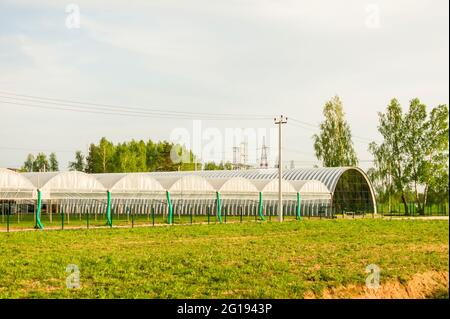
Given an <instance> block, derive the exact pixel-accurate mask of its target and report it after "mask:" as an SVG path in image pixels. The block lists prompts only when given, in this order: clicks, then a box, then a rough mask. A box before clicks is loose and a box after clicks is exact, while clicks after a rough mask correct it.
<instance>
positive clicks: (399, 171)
mask: <svg viewBox="0 0 450 319" xmlns="http://www.w3.org/2000/svg"><path fill="white" fill-rule="evenodd" d="M379 122H380V124H379V126H378V130H379V132H380V133H381V135H382V136H383V142H382V143H381V144H380V145H378V144H377V143H374V142H372V143H371V144H370V145H369V150H370V151H371V152H372V154H373V155H374V158H375V162H374V168H373V170H371V177H372V180H373V181H374V183H376V184H380V183H385V184H386V185H388V186H387V187H385V189H384V191H385V192H387V193H388V194H389V198H390V195H391V194H393V195H394V196H395V195H397V194H398V195H399V196H400V198H401V201H402V202H403V205H404V207H405V212H406V213H408V197H409V196H408V195H409V194H410V193H412V194H413V195H412V196H413V199H414V201H415V203H416V205H417V208H418V211H419V213H423V212H424V209H425V205H426V203H427V196H428V195H427V194H428V192H429V190H430V189H432V192H438V193H439V192H446V193H447V194H448V133H449V131H448V107H447V106H446V105H440V106H438V107H436V108H434V109H433V110H432V111H431V112H430V114H429V115H427V111H426V106H425V105H424V104H422V103H421V102H420V100H419V99H413V100H411V101H410V105H409V110H408V112H407V113H406V114H404V113H403V111H402V108H401V106H400V104H399V102H398V101H397V100H396V99H392V100H391V102H390V104H389V105H388V107H387V109H386V112H385V113H379ZM444 185H445V186H444ZM421 189H423V192H422V191H421Z"/></svg>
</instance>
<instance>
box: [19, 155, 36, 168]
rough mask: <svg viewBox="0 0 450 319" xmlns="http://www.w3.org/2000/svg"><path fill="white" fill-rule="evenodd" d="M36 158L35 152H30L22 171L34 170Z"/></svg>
mask: <svg viewBox="0 0 450 319" xmlns="http://www.w3.org/2000/svg"><path fill="white" fill-rule="evenodd" d="M34 160H35V159H34V155H33V154H28V156H27V159H26V160H25V162H24V163H23V166H22V168H21V171H22V172H33V168H34Z"/></svg>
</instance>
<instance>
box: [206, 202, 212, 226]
mask: <svg viewBox="0 0 450 319" xmlns="http://www.w3.org/2000/svg"><path fill="white" fill-rule="evenodd" d="M210 209H211V208H210V207H209V206H208V207H207V208H206V212H207V214H208V225H209V222H210V218H209V215H210V214H209V210H210Z"/></svg>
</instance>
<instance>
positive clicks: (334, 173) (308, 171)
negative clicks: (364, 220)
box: [150, 167, 373, 193]
mask: <svg viewBox="0 0 450 319" xmlns="http://www.w3.org/2000/svg"><path fill="white" fill-rule="evenodd" d="M349 170H353V171H356V172H358V173H360V174H361V175H362V176H363V177H364V179H365V180H366V181H367V183H368V184H369V185H370V181H369V179H368V178H367V175H366V173H365V172H364V171H363V170H362V169H360V168H358V167H322V168H294V169H287V170H284V171H283V178H284V179H285V180H288V181H295V180H297V181H299V180H300V181H307V180H318V181H320V182H322V183H323V184H325V186H326V187H327V188H328V191H329V192H331V193H333V192H334V190H335V188H336V185H337V183H338V181H339V178H340V177H341V176H342V174H344V173H345V172H346V171H349ZM150 174H152V175H154V176H184V175H187V174H196V175H199V176H203V177H205V178H232V177H243V178H247V179H263V180H264V179H277V178H278V170H277V169H250V170H213V171H181V172H154V173H150ZM370 187H371V188H372V186H371V185H370ZM372 191H373V190H372Z"/></svg>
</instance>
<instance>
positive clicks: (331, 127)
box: [313, 96, 358, 167]
mask: <svg viewBox="0 0 450 319" xmlns="http://www.w3.org/2000/svg"><path fill="white" fill-rule="evenodd" d="M323 115H324V117H325V120H324V122H322V123H321V124H320V133H319V135H317V134H314V136H313V139H314V150H315V153H316V157H317V159H318V160H320V161H322V163H323V166H325V167H338V166H355V165H357V163H358V160H357V157H356V153H355V150H354V149H353V143H352V136H351V131H350V127H349V125H348V124H347V122H346V121H345V118H344V111H343V106H342V102H341V100H340V98H339V97H338V96H335V97H333V98H332V99H331V100H330V101H328V102H327V103H326V104H325V106H324V108H323Z"/></svg>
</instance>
